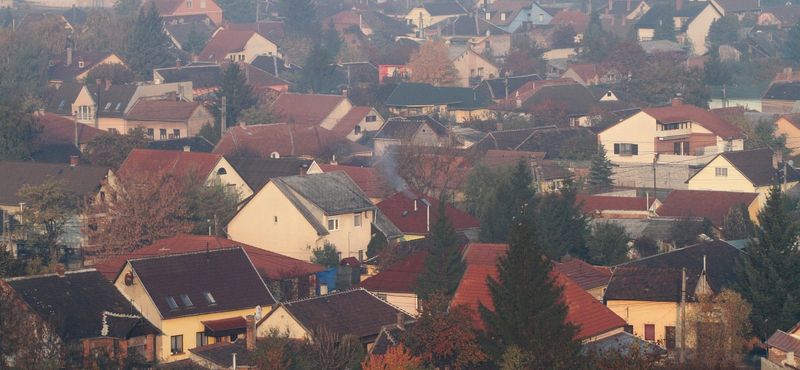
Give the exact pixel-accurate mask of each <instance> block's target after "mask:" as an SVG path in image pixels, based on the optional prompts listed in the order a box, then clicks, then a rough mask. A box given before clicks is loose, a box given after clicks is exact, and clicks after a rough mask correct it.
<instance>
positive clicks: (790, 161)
mask: <svg viewBox="0 0 800 370" xmlns="http://www.w3.org/2000/svg"><path fill="white" fill-rule="evenodd" d="M789 166H792V167H794V161H793V160H791V159H790V160H789Z"/></svg>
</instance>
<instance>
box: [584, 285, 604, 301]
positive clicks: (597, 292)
mask: <svg viewBox="0 0 800 370" xmlns="http://www.w3.org/2000/svg"><path fill="white" fill-rule="evenodd" d="M606 288H608V285H602V286H599V287H596V288H592V289H589V290H587V292H589V294H591V295H592V297H595V298H597V300H599V301H602V300H603V296H604V295H605V294H606Z"/></svg>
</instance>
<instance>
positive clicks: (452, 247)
mask: <svg viewBox="0 0 800 370" xmlns="http://www.w3.org/2000/svg"><path fill="white" fill-rule="evenodd" d="M446 209H447V206H446V205H445V201H444V199H439V207H438V208H437V209H436V222H434V223H433V225H432V227H431V231H430V235H429V236H428V237H429V238H431V246H430V248H429V249H428V253H427V254H426V255H425V270H424V271H423V272H422V273H421V274H419V275H417V279H416V284H413V287H414V292H415V293H417V296H419V298H420V299H421V300H423V301H424V300H427V299H428V298H429V297H430V296H431V295H433V294H441V295H443V296H450V295H452V294H453V293H455V291H456V288H458V283H459V282H460V281H461V278H462V277H463V275H464V271H465V270H466V268H467V267H466V265H465V264H464V261H463V260H462V258H461V250H459V246H458V244H457V243H456V229H455V227H454V226H453V222H452V221H450V217H448V216H447V213H446V212H445V211H446Z"/></svg>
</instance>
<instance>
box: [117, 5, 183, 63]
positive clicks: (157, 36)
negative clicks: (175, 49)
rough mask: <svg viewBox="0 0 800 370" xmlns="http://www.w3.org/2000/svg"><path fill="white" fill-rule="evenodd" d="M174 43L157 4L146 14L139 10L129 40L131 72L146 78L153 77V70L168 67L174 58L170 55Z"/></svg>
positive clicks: (128, 56) (128, 57)
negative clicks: (168, 34)
mask: <svg viewBox="0 0 800 370" xmlns="http://www.w3.org/2000/svg"><path fill="white" fill-rule="evenodd" d="M171 47H172V42H171V41H170V40H169V37H168V36H167V34H166V32H164V20H163V19H162V18H161V15H159V14H158V9H157V8H156V4H155V2H153V3H151V6H150V9H148V10H147V13H145V10H144V8H142V9H139V15H138V16H137V17H136V23H135V24H134V27H133V33H132V34H131V35H130V38H129V39H128V48H127V50H128V55H127V59H126V60H127V62H128V65H129V66H130V67H131V70H132V71H134V72H136V73H139V74H140V75H142V76H145V78H150V77H152V75H153V69H155V68H161V67H165V66H168V65H170V64H171V63H172V61H173V58H172V55H171V54H170V50H169V49H170V48H171Z"/></svg>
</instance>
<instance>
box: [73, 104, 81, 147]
mask: <svg viewBox="0 0 800 370" xmlns="http://www.w3.org/2000/svg"><path fill="white" fill-rule="evenodd" d="M73 121H75V122H74V123H75V147H76V148H78V150H81V142H80V140H79V139H78V113H77V112H75V115H74V116H73Z"/></svg>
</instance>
